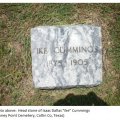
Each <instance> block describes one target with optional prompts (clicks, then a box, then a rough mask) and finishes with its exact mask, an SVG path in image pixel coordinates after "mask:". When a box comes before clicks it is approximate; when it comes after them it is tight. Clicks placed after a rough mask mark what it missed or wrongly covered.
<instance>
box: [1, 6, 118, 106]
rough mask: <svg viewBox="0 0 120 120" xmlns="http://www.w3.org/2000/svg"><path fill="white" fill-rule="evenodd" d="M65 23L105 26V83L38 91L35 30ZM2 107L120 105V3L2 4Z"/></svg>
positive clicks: (103, 34) (103, 30)
mask: <svg viewBox="0 0 120 120" xmlns="http://www.w3.org/2000/svg"><path fill="white" fill-rule="evenodd" d="M65 24H89V25H97V26H101V27H102V46H103V83H102V84H101V85H99V86H97V87H91V88H81V87H77V88H71V89H62V90H40V89H35V88H34V86H33V82H32V70H31V69H32V66H31V49H30V29H31V28H33V27H36V26H41V25H65ZM90 102H91V103H92V104H91V103H90ZM0 105H120V4H0Z"/></svg>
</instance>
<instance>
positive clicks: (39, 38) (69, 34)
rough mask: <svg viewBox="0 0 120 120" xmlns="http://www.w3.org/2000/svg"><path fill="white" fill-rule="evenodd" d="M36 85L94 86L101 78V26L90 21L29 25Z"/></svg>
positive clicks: (42, 86) (48, 86)
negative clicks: (92, 24) (30, 26)
mask: <svg viewBox="0 0 120 120" xmlns="http://www.w3.org/2000/svg"><path fill="white" fill-rule="evenodd" d="M31 51H32V75H33V82H34V85H35V87H36V88H41V89H53V88H67V87H74V86H96V85H99V84H100V83H101V82H102V43H101V28H100V27H97V26H91V25H67V26H39V27H35V28H32V29H31Z"/></svg>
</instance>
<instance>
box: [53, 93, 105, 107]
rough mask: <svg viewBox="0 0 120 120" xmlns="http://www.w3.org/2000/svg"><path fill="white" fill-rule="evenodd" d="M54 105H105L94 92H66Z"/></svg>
mask: <svg viewBox="0 0 120 120" xmlns="http://www.w3.org/2000/svg"><path fill="white" fill-rule="evenodd" d="M53 105H54V106H80V105H81V106H107V103H106V102H104V101H103V100H102V99H100V98H99V97H98V96H97V95H96V94H95V93H94V92H89V93H88V94H87V95H74V94H68V95H67V96H66V97H65V99H61V100H58V101H57V102H56V103H54V104H53Z"/></svg>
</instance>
